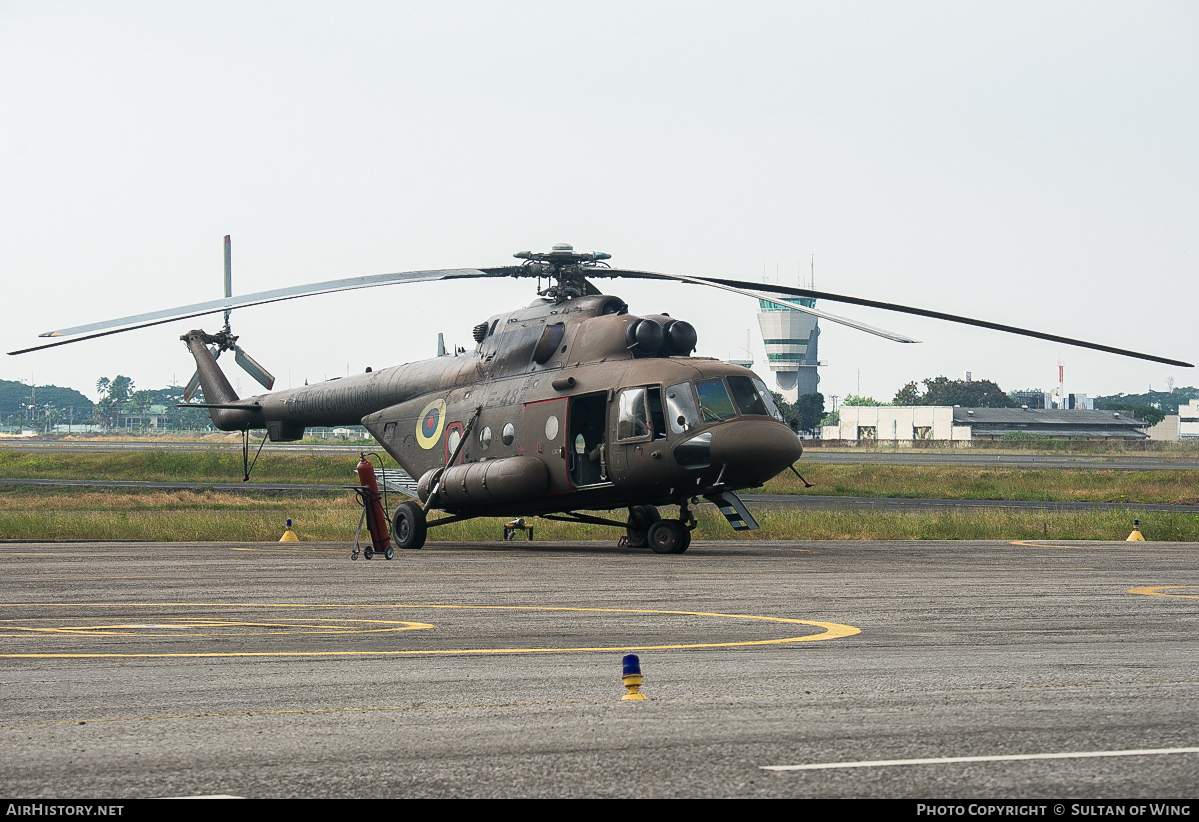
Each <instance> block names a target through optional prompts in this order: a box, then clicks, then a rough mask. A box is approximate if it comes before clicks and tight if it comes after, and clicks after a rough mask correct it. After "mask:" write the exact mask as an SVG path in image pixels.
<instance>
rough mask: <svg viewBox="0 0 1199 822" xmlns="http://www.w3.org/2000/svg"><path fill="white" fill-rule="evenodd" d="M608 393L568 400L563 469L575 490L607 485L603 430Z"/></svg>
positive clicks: (609, 483)
mask: <svg viewBox="0 0 1199 822" xmlns="http://www.w3.org/2000/svg"><path fill="white" fill-rule="evenodd" d="M607 411H608V392H606V391H605V392H603V393H600V394H584V395H582V396H580V397H571V399H570V414H569V415H568V416H569V424H568V427H567V432H566V456H567V470H568V472H569V473H570V481H571V483H572V484H573V485H574V487H575V488H583V487H586V486H588V485H611V481H610V480H609V479H608V452H607V451H606V450H605V449H606V447H607V443H606V438H605V437H604V429H605V427H606V425H607V420H606V417H607Z"/></svg>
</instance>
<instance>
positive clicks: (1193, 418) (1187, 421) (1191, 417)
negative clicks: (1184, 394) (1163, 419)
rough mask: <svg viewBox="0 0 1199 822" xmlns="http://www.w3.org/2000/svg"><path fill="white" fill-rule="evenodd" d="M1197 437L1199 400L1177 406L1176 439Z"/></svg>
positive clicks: (1198, 434)
mask: <svg viewBox="0 0 1199 822" xmlns="http://www.w3.org/2000/svg"><path fill="white" fill-rule="evenodd" d="M1187 437H1199V400H1191V401H1190V402H1189V403H1187V404H1186V405H1180V406H1178V438H1179V439H1180V440H1183V439H1186V438H1187Z"/></svg>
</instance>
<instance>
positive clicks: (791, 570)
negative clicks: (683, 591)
mask: <svg viewBox="0 0 1199 822" xmlns="http://www.w3.org/2000/svg"><path fill="white" fill-rule="evenodd" d="M675 573H676V574H814V573H816V570H815V569H813V568H774V569H770V570H765V571H733V570H728V569H718V570H715V571H675Z"/></svg>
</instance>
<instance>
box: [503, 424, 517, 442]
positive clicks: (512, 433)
mask: <svg viewBox="0 0 1199 822" xmlns="http://www.w3.org/2000/svg"><path fill="white" fill-rule="evenodd" d="M514 439H516V426H515V425H513V424H512V423H508V424H507V425H505V426H504V432H503V433H502V434H500V440H501V441H502V442H503V443H504V445H511V444H512V440H514Z"/></svg>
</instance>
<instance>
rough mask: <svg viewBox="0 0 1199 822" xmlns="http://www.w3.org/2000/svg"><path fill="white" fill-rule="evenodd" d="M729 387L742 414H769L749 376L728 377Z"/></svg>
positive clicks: (764, 415)
mask: <svg viewBox="0 0 1199 822" xmlns="http://www.w3.org/2000/svg"><path fill="white" fill-rule="evenodd" d="M729 388H731V389H733V399H735V400H736V401H737V408H739V409H740V410H741V413H742V414H745V415H746V416H753V415H756V416H762V417H766V416H769V415H770V411H769V410H767V408H766V403H764V402H763V401H762V397H761V395H760V394H759V393H758V389H757V388H756V387H755V386H754V384H753V381H752V380H751V379H750V378H749V377H729Z"/></svg>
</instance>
